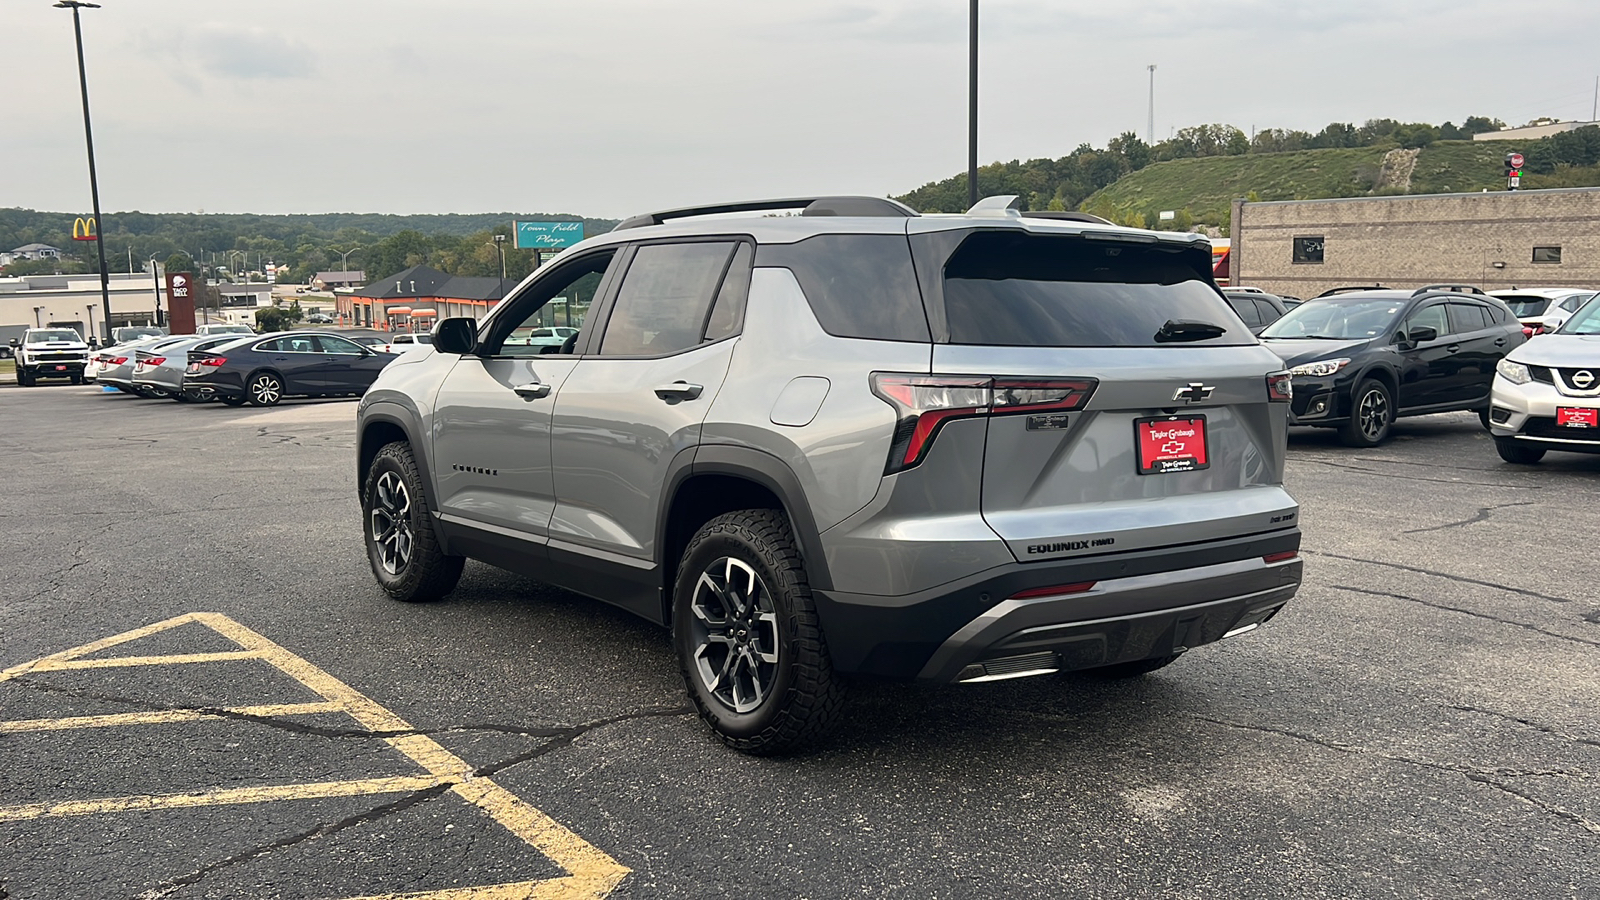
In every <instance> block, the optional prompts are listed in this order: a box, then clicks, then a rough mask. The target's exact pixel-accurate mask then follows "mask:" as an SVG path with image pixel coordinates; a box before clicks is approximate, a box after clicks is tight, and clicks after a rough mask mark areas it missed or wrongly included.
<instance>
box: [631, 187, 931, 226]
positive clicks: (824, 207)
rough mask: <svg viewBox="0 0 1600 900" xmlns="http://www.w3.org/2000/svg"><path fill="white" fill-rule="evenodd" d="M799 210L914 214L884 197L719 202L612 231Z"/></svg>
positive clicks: (667, 211)
mask: <svg viewBox="0 0 1600 900" xmlns="http://www.w3.org/2000/svg"><path fill="white" fill-rule="evenodd" d="M780 209H799V210H801V213H800V214H801V215H803V216H861V217H866V218H879V217H889V218H907V219H908V218H911V217H913V216H916V215H918V213H917V211H916V210H914V209H912V208H911V207H909V206H907V205H905V204H904V203H901V202H899V201H897V200H889V199H886V198H884V197H847V196H846V197H791V198H788V199H783V200H744V201H741V202H738V203H719V204H715V205H712V206H685V207H682V208H680V209H664V210H661V211H660V212H652V213H644V214H643V215H638V216H634V217H632V218H629V219H624V220H622V222H620V223H618V225H617V227H616V228H613V229H611V230H612V231H622V230H624V229H628V228H643V227H645V226H648V225H662V224H665V223H666V222H667V220H669V219H687V218H689V217H691V216H714V215H720V214H722V213H735V212H766V211H769V210H780Z"/></svg>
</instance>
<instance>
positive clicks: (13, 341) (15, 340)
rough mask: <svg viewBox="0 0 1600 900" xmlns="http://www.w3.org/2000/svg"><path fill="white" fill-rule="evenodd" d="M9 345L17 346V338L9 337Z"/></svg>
mask: <svg viewBox="0 0 1600 900" xmlns="http://www.w3.org/2000/svg"><path fill="white" fill-rule="evenodd" d="M11 346H13V347H15V346H17V339H16V338H12V339H11Z"/></svg>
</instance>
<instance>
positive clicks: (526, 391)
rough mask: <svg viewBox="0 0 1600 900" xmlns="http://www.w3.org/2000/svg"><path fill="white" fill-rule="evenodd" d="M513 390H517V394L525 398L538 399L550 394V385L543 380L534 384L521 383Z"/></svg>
mask: <svg viewBox="0 0 1600 900" xmlns="http://www.w3.org/2000/svg"><path fill="white" fill-rule="evenodd" d="M512 390H513V391H516V393H517V396H518V397H521V398H522V399H524V400H538V399H539V398H540V397H548V396H550V385H548V384H545V383H544V382H542V381H535V382H534V383H532V384H519V385H517V386H516V387H514V388H512Z"/></svg>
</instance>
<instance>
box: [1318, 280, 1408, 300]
mask: <svg viewBox="0 0 1600 900" xmlns="http://www.w3.org/2000/svg"><path fill="white" fill-rule="evenodd" d="M1387 290H1389V288H1386V287H1384V286H1383V285H1381V284H1349V285H1345V286H1343V287H1336V288H1328V289H1327V290H1325V291H1323V292H1322V293H1320V294H1318V295H1317V296H1315V297H1312V298H1311V299H1313V300H1321V299H1322V298H1323V297H1332V296H1333V295H1334V294H1348V293H1350V292H1351V291H1387Z"/></svg>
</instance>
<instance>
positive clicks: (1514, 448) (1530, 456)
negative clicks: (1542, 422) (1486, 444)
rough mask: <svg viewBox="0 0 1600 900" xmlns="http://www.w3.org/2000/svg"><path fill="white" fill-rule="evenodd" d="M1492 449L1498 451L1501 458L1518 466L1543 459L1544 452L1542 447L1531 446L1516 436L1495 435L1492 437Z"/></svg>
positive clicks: (1529, 464) (1531, 463)
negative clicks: (1495, 436)
mask: <svg viewBox="0 0 1600 900" xmlns="http://www.w3.org/2000/svg"><path fill="white" fill-rule="evenodd" d="M1494 449H1495V450H1497V451H1499V453H1500V458H1501V459H1503V460H1505V461H1506V462H1508V463H1516V464H1517V465H1519V466H1531V465H1533V464H1534V463H1536V462H1538V461H1539V460H1541V459H1544V454H1545V449H1544V448H1543V447H1531V446H1529V445H1527V444H1524V443H1522V442H1520V441H1518V440H1517V439H1516V438H1504V437H1497V438H1495V439H1494Z"/></svg>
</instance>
